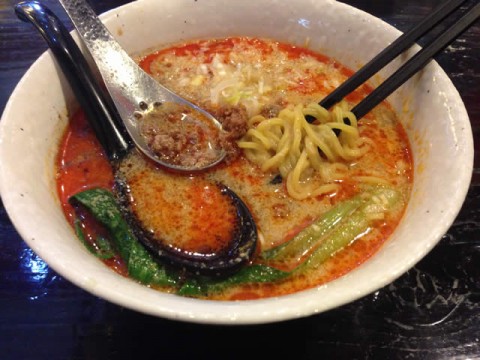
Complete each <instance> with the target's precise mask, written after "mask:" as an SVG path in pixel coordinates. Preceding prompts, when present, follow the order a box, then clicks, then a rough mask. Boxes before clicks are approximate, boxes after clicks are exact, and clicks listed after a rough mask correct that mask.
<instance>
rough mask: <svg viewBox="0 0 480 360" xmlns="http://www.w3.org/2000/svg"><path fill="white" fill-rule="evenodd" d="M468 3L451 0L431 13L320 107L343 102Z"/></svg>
mask: <svg viewBox="0 0 480 360" xmlns="http://www.w3.org/2000/svg"><path fill="white" fill-rule="evenodd" d="M466 1H467V0H450V1H446V2H445V3H443V4H442V5H440V6H439V7H438V8H437V9H436V10H435V11H434V12H432V13H430V14H429V15H428V16H427V17H425V18H424V19H423V20H422V21H421V22H420V23H418V24H417V25H415V26H414V27H413V28H412V29H410V30H409V31H408V32H406V33H404V34H403V35H401V36H400V37H399V38H398V39H396V40H395V41H394V42H393V43H391V44H390V45H389V46H387V47H386V48H385V49H384V50H383V51H382V52H380V53H379V54H378V55H376V56H375V57H374V58H373V59H372V60H370V61H369V62H368V63H367V64H366V65H364V66H363V67H362V68H361V69H360V70H358V71H357V72H355V74H353V75H352V76H351V77H350V78H348V79H347V80H346V81H345V82H344V83H342V84H341V85H340V86H339V87H337V88H336V89H335V90H334V91H333V92H331V93H330V94H329V95H327V96H326V97H325V98H324V99H323V100H322V101H320V106H323V107H324V108H326V109H328V108H330V107H332V106H333V105H334V104H336V103H337V102H339V101H341V100H342V99H343V98H344V97H345V96H347V95H348V94H350V93H351V92H352V91H354V90H355V89H356V88H358V87H359V86H360V85H362V84H363V83H364V82H365V81H367V80H368V79H370V78H371V77H372V76H373V75H374V74H376V73H377V72H378V71H380V70H381V69H382V68H384V67H385V66H386V65H387V64H388V63H389V62H390V61H392V60H393V59H395V58H396V57H397V56H398V55H400V54H401V53H402V52H404V51H405V50H407V49H408V48H410V47H412V46H413V45H414V44H415V42H416V41H417V40H418V39H420V38H421V37H422V36H423V35H425V34H426V33H427V32H428V31H430V30H431V29H432V28H434V27H435V26H436V25H437V24H438V23H439V22H441V21H442V20H443V19H445V18H446V17H447V16H448V15H450V14H451V13H452V12H453V11H455V10H456V9H458V8H459V7H460V6H461V5H462V4H463V3H464V2H466Z"/></svg>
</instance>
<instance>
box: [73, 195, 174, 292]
mask: <svg viewBox="0 0 480 360" xmlns="http://www.w3.org/2000/svg"><path fill="white" fill-rule="evenodd" d="M72 200H73V201H77V202H78V203H80V204H82V205H83V206H85V207H86V208H87V209H88V210H89V211H90V212H91V214H92V215H93V216H94V217H95V218H96V219H97V220H98V221H99V222H100V223H101V224H103V225H104V226H105V227H106V228H107V230H108V231H109V232H110V234H111V236H112V241H113V242H114V244H115V247H116V248H117V249H118V252H119V253H120V256H121V258H122V259H123V260H124V261H125V263H126V264H127V269H128V273H129V275H130V276H131V277H132V278H134V279H136V280H138V281H140V282H142V283H144V284H152V285H159V286H173V285H176V284H177V282H178V277H177V276H176V275H175V274H173V273H171V272H169V271H167V270H166V269H165V268H164V267H163V266H162V265H160V264H159V263H158V262H156V261H155V260H154V259H153V257H152V255H151V254H150V253H149V252H148V251H147V250H146V249H145V248H144V247H143V245H142V244H140V243H139V242H138V240H137V239H136V237H135V236H134V235H133V233H132V230H131V229H130V228H129V226H128V224H127V222H126V221H125V220H124V219H123V217H122V214H121V212H120V209H119V207H118V205H117V203H116V201H115V197H114V196H113V194H112V193H111V192H110V191H108V190H105V189H99V188H96V189H90V190H86V191H82V192H80V193H78V194H75V195H74V196H72V198H71V201H72Z"/></svg>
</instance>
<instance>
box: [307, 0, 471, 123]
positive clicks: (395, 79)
mask: <svg viewBox="0 0 480 360" xmlns="http://www.w3.org/2000/svg"><path fill="white" fill-rule="evenodd" d="M465 2H467V0H450V1H446V2H444V3H443V4H442V5H441V6H439V7H438V8H437V9H436V10H435V11H434V12H432V13H431V14H430V15H428V16H427V17H426V18H425V19H423V20H422V21H421V22H420V23H419V24H418V25H416V26H415V27H413V28H412V29H411V30H410V31H408V32H406V33H404V34H403V35H401V36H400V37H399V38H398V39H397V40H395V41H394V42H393V43H392V44H390V45H389V46H388V47H387V48H385V49H384V50H383V51H382V52H381V53H380V54H378V55H377V56H375V57H374V58H373V59H372V60H370V61H369V62H368V63H367V64H366V65H365V66H363V67H362V68H361V69H360V70H359V71H357V72H356V73H355V74H354V75H352V76H351V77H350V78H349V79H348V80H346V81H345V82H344V83H343V84H341V85H340V86H339V87H338V88H336V89H335V90H334V91H333V92H332V93H330V94H329V95H328V96H327V97H325V98H324V99H323V100H322V101H321V102H320V105H321V106H323V107H324V108H326V109H328V108H330V107H331V106H333V105H334V104H336V103H337V102H339V101H341V100H342V99H343V98H344V97H345V96H347V95H348V94H349V93H351V92H352V91H354V90H355V89H357V88H358V87H359V86H360V85H362V84H363V83H364V82H365V81H367V80H368V79H370V78H371V77H372V76H373V75H374V74H375V73H377V72H378V71H380V70H381V69H382V68H383V67H384V66H385V65H387V64H388V63H389V62H390V61H392V60H393V59H395V58H396V57H397V56H398V55H400V54H401V53H402V52H404V51H405V50H407V49H409V48H410V47H412V46H413V45H414V44H415V42H416V41H417V40H418V39H420V38H421V37H422V36H424V35H425V34H426V33H427V32H429V31H430V30H432V29H434V28H435V27H436V26H438V25H439V24H440V23H441V22H442V21H443V20H445V19H446V18H447V17H448V16H449V15H451V14H452V13H454V12H455V11H457V12H460V13H463V15H462V16H461V17H460V18H459V19H458V20H457V21H456V22H455V23H454V24H453V25H452V26H450V27H448V28H446V29H444V30H443V32H442V33H441V34H440V35H438V36H436V37H435V38H434V39H433V40H431V41H430V42H429V43H428V44H427V45H426V46H425V47H424V48H423V49H422V50H420V51H419V52H417V53H416V54H415V55H414V56H413V57H412V58H411V59H410V60H408V61H407V62H406V63H405V64H404V65H402V66H401V67H400V68H399V69H398V70H397V71H396V72H395V73H394V74H393V75H392V76H390V77H389V78H388V79H387V80H385V81H384V82H383V83H382V84H381V85H379V86H378V87H377V88H376V89H375V90H374V91H372V92H371V93H370V94H369V95H368V96H366V97H365V98H364V99H363V100H362V101H361V102H360V103H358V104H357V105H356V106H355V107H354V108H353V109H352V110H351V111H352V113H353V114H354V115H355V116H356V117H357V119H360V118H362V117H363V116H365V115H366V114H367V113H368V112H369V111H370V110H372V109H373V108H374V107H375V106H377V105H378V104H379V103H380V102H382V101H383V100H384V99H385V98H387V97H388V96H389V95H390V94H391V93H393V92H394V91H395V90H396V89H397V88H399V87H400V86H401V85H403V83H405V82H406V81H407V80H408V79H409V78H410V77H412V76H413V75H414V74H415V73H417V72H418V71H419V70H421V69H422V68H423V67H424V66H425V65H427V63H428V62H430V60H431V59H432V58H433V57H434V56H435V55H436V54H438V53H439V52H441V51H443V50H444V49H445V48H446V47H447V46H448V45H449V44H450V43H452V42H453V41H454V40H455V39H456V38H457V37H458V36H460V35H461V34H462V33H463V32H464V31H465V30H467V29H468V28H469V27H470V26H471V25H472V24H473V23H474V22H475V21H476V20H477V19H478V17H479V16H480V3H478V0H475V1H474V2H473V3H477V4H476V5H471V6H469V7H468V9H467V10H466V11H463V12H462V11H458V10H459V9H460V7H461V6H462V5H463V4H464V3H465ZM457 16H458V15H457ZM307 120H309V121H310V120H315V119H307Z"/></svg>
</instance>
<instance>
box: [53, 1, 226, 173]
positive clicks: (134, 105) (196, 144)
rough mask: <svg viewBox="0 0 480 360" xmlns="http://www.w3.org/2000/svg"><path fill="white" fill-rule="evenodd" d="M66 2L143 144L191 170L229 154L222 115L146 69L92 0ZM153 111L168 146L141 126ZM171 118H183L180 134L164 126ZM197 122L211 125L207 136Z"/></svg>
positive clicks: (161, 160)
mask: <svg viewBox="0 0 480 360" xmlns="http://www.w3.org/2000/svg"><path fill="white" fill-rule="evenodd" d="M60 3H61V5H62V6H63V7H64V9H65V11H66V12H67V14H68V15H69V17H70V20H71V21H72V23H73V24H74V26H75V28H76V29H77V31H78V33H79V35H80V37H81V39H82V40H83V42H84V43H85V45H86V47H87V48H88V50H89V52H90V54H91V56H92V58H93V60H94V62H95V64H96V66H97V67H98V70H99V71H100V74H101V76H102V78H103V81H104V83H105V86H106V88H107V90H108V92H109V94H110V96H111V98H112V100H113V102H114V104H115V107H116V110H117V111H118V115H119V116H120V118H121V119H122V120H123V124H124V125H125V128H126V130H127V132H128V134H129V136H130V138H131V140H132V141H133V143H134V144H135V146H137V147H138V149H140V150H141V151H142V152H143V153H144V154H145V155H146V156H148V157H149V158H150V159H151V160H153V161H155V162H157V163H158V164H160V165H162V166H164V167H167V168H170V169H173V170H176V171H185V172H192V171H199V170H205V169H207V168H210V167H212V166H214V165H217V164H218V163H220V162H221V161H222V160H223V159H224V158H225V155H226V152H225V151H224V150H223V149H222V147H221V144H220V142H219V139H220V137H221V133H222V125H221V123H220V122H219V121H218V120H217V119H215V118H214V117H213V116H212V115H211V114H210V113H208V112H206V111H205V110H203V109H201V108H200V107H198V106H196V105H195V104H192V103H191V102H189V101H187V100H186V99H183V98H182V97H180V96H179V95H177V94H175V93H173V92H172V91H170V90H169V89H167V88H166V87H164V86H162V85H161V84H159V83H158V82H157V81H156V80H154V79H153V78H152V77H151V76H150V75H148V74H147V73H146V72H144V71H143V70H142V69H141V68H140V67H139V66H138V65H137V64H136V63H135V61H134V60H133V59H132V58H131V57H130V56H129V55H128V54H127V52H126V51H125V50H123V49H122V47H121V46H120V44H119V43H118V42H117V41H116V40H115V39H114V37H113V36H112V34H111V33H110V32H109V31H108V30H107V28H106V27H105V26H104V25H103V24H102V22H101V21H100V19H99V18H98V17H97V15H96V14H95V12H94V11H93V10H92V8H91V7H90V6H89V5H88V3H87V2H86V1H84V0H60ZM159 108H167V109H169V110H168V111H167V112H166V111H162V112H160V114H161V115H162V116H158V114H159V112H158V109H159ZM152 114H156V116H152ZM152 117H153V118H154V119H155V121H157V122H158V124H156V125H155V126H154V129H153V130H152V121H149V130H150V132H152V131H153V132H155V135H156V139H157V142H158V139H159V138H160V139H161V140H164V143H163V144H162V146H157V147H155V146H152V141H148V138H149V136H148V134H145V133H144V131H143V127H142V126H141V123H142V120H145V119H151V118H152ZM167 119H169V120H170V123H171V122H172V119H174V120H175V122H177V123H178V126H177V127H176V128H177V132H176V134H175V135H176V138H174V139H172V138H171V136H170V135H171V134H170V133H164V132H162V131H164V130H165V129H166V128H167V127H166V126H162V122H165V121H166V120H167ZM185 124H189V126H186V125H185ZM169 125H170V124H169ZM192 127H199V128H205V127H209V128H210V129H212V130H211V131H208V132H203V134H205V133H206V134H207V137H206V138H205V139H204V140H199V139H198V137H196V138H194V139H192V133H193V132H194V131H192ZM186 131H188V132H189V133H188V134H187V133H185V132H186ZM158 133H160V134H158ZM179 136H180V138H181V139H184V138H187V141H184V146H182V147H178V146H177V144H175V143H176V142H178V139H177V138H178V137H179ZM165 139H167V140H170V141H165ZM169 144H171V145H170V146H169ZM189 144H191V145H189ZM165 153H167V154H165ZM185 153H187V154H185Z"/></svg>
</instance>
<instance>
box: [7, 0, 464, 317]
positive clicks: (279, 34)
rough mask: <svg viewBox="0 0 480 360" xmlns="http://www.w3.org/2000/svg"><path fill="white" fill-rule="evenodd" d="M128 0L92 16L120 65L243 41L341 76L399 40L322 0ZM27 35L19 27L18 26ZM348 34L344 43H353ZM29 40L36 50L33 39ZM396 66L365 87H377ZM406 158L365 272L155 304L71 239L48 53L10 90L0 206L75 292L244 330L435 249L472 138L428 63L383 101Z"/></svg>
mask: <svg viewBox="0 0 480 360" xmlns="http://www.w3.org/2000/svg"><path fill="white" fill-rule="evenodd" d="M274 4H275V5H274V6H273V3H272V2H271V1H266V0H255V1H242V2H222V5H220V4H219V3H218V1H193V0H192V1H191V0H162V1H156V0H139V1H135V2H132V3H130V4H127V5H125V6H122V7H120V8H118V9H114V10H112V11H110V12H108V13H106V14H104V15H103V16H102V19H103V20H104V21H105V22H106V24H107V26H108V27H109V29H110V30H111V31H112V33H113V34H114V35H115V37H116V38H117V39H118V40H119V42H120V43H121V44H122V45H123V46H124V47H125V48H126V49H127V51H129V52H130V53H132V54H135V53H139V52H142V51H145V50H146V49H150V48H154V47H157V46H158V45H160V44H166V43H172V42H178V41H182V40H190V39H199V38H212V37H224V36H232V35H246V36H256V37H267V38H273V39H276V40H281V41H286V42H290V43H294V44H299V45H303V44H305V42H306V41H308V43H309V47H310V48H312V49H314V50H318V51H319V52H321V53H324V54H326V55H328V56H330V57H333V58H335V59H337V60H339V61H340V62H341V63H343V64H344V65H346V66H347V67H350V68H352V69H353V70H355V69H358V68H359V67H360V66H361V65H362V64H364V63H366V62H367V61H368V59H370V58H371V57H372V56H373V54H376V53H377V52H379V51H380V50H381V49H383V48H384V47H385V46H386V45H387V44H388V43H390V42H391V41H392V40H393V39H394V38H396V37H397V36H398V35H399V32H398V31H397V30H395V29H394V28H393V27H391V26H389V25H387V24H385V23H384V22H382V21H381V20H379V19H377V18H374V17H372V16H371V15H369V14H366V13H364V12H362V11H359V10H357V9H355V8H352V7H350V6H347V5H344V4H341V3H338V2H335V1H327V0H297V1H281V2H275V3H274ZM25 26H28V25H25ZM353 34H355V35H353ZM38 41H42V40H41V39H40V37H39V38H38ZM402 60H403V59H399V60H397V61H396V62H394V63H393V64H391V65H390V66H388V67H387V68H386V69H384V70H383V71H382V72H381V73H380V75H377V76H375V77H374V78H373V79H372V81H371V82H372V84H373V85H375V84H378V83H379V82H380V81H381V80H382V79H383V78H385V77H387V76H388V74H390V73H391V71H392V70H393V69H394V68H395V67H397V66H398V65H399V63H400V62H401V61H402ZM389 101H390V102H391V104H392V105H393V107H394V108H395V109H396V111H397V112H398V114H399V117H400V120H401V122H402V123H403V125H404V127H405V129H406V131H407V133H408V136H409V139H410V142H411V146H412V151H413V155H414V166H415V175H414V186H413V193H412V196H411V200H410V203H409V205H408V208H407V210H406V213H405V215H404V217H403V220H402V221H401V223H400V225H399V226H398V228H397V229H396V230H395V232H394V233H393V236H391V238H390V239H389V240H388V241H387V242H386V243H385V245H384V246H383V247H382V248H381V249H380V251H379V252H378V253H377V254H376V255H375V256H373V257H372V258H371V259H370V260H368V261H367V262H366V263H364V264H363V265H361V266H360V267H358V268H357V269H355V270H354V271H351V272H350V273H348V274H347V275H345V276H343V277H341V278H339V279H337V280H335V281H333V282H330V283H328V284H326V285H324V286H320V287H318V288H313V289H310V290H306V291H302V292H299V293H295V294H292V295H287V296H283V297H278V298H267V299H261V300H248V301H235V302H222V301H207V300H197V299H190V298H184V297H180V296H176V295H172V294H165V293H161V292H158V291H155V290H152V289H150V288H148V287H145V286H142V285H140V284H137V283H136V282H134V281H132V280H129V279H126V278H123V277H121V276H119V275H118V274H116V273H114V272H113V271H111V270H110V269H109V268H107V267H106V266H105V265H104V264H102V263H101V262H100V261H99V260H97V259H96V258H95V257H94V256H92V255H91V254H90V253H89V252H88V251H87V250H86V249H85V248H84V247H83V245H82V243H81V242H80V241H78V239H77V238H76V237H75V235H74V232H73V230H72V228H71V227H70V226H69V224H68V223H67V221H66V220H65V218H64V215H63V213H62V210H61V208H60V206H59V200H58V198H57V195H56V189H55V179H54V158H55V154H56V149H57V146H58V143H59V139H60V136H61V134H62V131H63V129H64V128H65V125H66V122H67V119H68V118H67V114H68V112H69V111H72V109H75V108H76V107H77V106H78V105H76V102H75V99H74V97H73V95H72V93H71V91H70V89H69V86H68V85H67V83H66V81H65V79H64V78H63V76H62V75H60V74H59V69H58V68H57V66H56V65H55V62H54V61H53V59H52V57H51V56H50V54H49V53H48V52H47V53H44V54H43V55H42V56H41V57H40V58H39V59H38V61H36V62H35V63H34V65H33V66H32V67H31V68H30V70H29V71H28V72H27V73H26V75H25V76H24V77H23V79H22V80H21V81H20V83H19V84H18V86H17V88H16V89H15V91H14V93H13V94H12V96H11V99H10V101H9V102H8V105H7V107H6V109H5V112H4V114H3V117H2V121H1V125H0V126H1V129H0V167H1V172H0V190H1V195H2V201H3V203H4V205H5V207H6V209H7V211H8V214H9V216H10V218H11V220H12V221H13V223H14V225H15V227H16V229H17V230H18V231H19V233H20V234H21V236H22V237H23V239H24V240H25V241H26V242H27V244H28V245H29V246H30V247H31V248H32V249H33V250H34V251H35V252H36V253H37V254H38V255H39V256H40V257H41V258H42V259H44V260H45V261H46V262H47V264H48V265H49V266H50V267H51V268H53V269H54V270H55V271H57V272H58V273H59V274H61V275H62V276H63V277H65V278H66V279H68V280H69V281H71V282H72V283H74V284H75V285H77V286H79V287H81V288H83V289H85V290H87V291H88V292H90V293H92V294H94V295H96V296H99V297H101V298H104V299H107V300H109V301H111V302H113V303H116V304H118V305H121V306H124V307H127V308H130V309H134V310H137V311H140V312H144V313H147V314H151V315H154V316H159V317H165V318H170V319H178V320H182V321H191V322H199V323H215V324H253V323H267V322H274V321H280V320H285V319H293V318H298V317H304V316H309V315H312V314H315V313H319V312H322V311H326V310H329V309H332V308H334V307H337V306H340V305H342V304H346V303H348V302H351V301H353V300H355V299H358V298H359V297H362V296H364V295H367V294H369V293H371V292H373V291H375V290H377V289H379V288H381V287H383V286H385V285H387V284H389V283H390V282H392V281H393V280H395V279H396V278H398V277H399V276H400V275H402V273H404V272H405V271H407V270H408V269H409V268H411V267H412V266H413V265H414V264H415V263H417V262H418V261H419V260H420V259H421V258H422V257H423V256H425V255H426V254H427V253H428V251H429V250H430V249H432V247H434V246H435V244H436V243H437V242H438V241H439V240H440V238H441V236H442V235H443V234H444V233H445V232H446V231H447V230H448V228H449V226H450V225H451V224H452V222H453V220H454V219H455V216H456V215H457V213H458V211H459V210H460V207H461V205H462V203H463V200H464V198H465V196H466V192H467V189H468V186H469V182H470V176H471V171H472V163H473V145H472V134H471V128H470V125H469V120H468V116H467V113H466V110H465V108H464V106H463V103H462V101H461V99H460V96H459V94H458V93H457V91H456V89H455V88H454V87H453V85H452V83H451V82H450V80H449V79H448V77H447V76H446V74H445V73H444V72H443V71H442V70H441V68H440V67H439V66H438V65H437V64H434V63H433V64H430V65H429V66H428V67H427V68H426V69H424V71H422V72H421V73H420V74H418V75H417V76H415V77H414V78H413V79H411V80H410V81H409V82H408V83H407V84H405V85H404V86H403V87H402V88H401V89H400V90H399V91H397V92H396V93H395V94H394V95H392V96H391V97H390V98H389Z"/></svg>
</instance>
